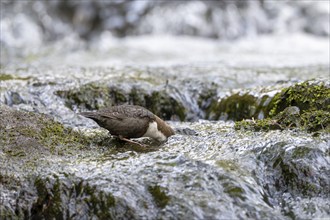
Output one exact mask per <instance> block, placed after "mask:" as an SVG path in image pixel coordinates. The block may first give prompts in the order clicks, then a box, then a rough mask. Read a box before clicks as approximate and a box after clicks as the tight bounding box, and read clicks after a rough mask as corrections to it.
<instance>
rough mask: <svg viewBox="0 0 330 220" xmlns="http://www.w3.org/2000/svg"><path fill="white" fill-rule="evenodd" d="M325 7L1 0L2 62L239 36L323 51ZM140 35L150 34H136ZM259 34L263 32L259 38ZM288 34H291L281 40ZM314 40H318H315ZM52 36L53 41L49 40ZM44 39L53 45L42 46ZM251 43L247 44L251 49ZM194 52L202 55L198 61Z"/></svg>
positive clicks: (224, 1)
mask: <svg viewBox="0 0 330 220" xmlns="http://www.w3.org/2000/svg"><path fill="white" fill-rule="evenodd" d="M329 14H330V3H329V1H328V0H299V1H298V0H287V1H267V0H244V1H242V0H241V1H238V0H237V1H235V0H218V1H172V0H171V1H170V0H168V1H155V0H149V1H148V0H141V1H123V0H116V1H111V0H108V1H92V0H90V1H87V0H84V1H74V0H69V1H32V0H31V1H21V0H16V1H15V0H12V1H5V0H2V1H1V23H0V24H1V37H0V44H1V65H7V64H8V63H10V62H11V61H12V59H13V58H17V57H20V56H21V57H22V56H23V57H26V56H30V58H31V54H39V55H40V51H42V54H43V56H45V55H49V54H52V53H56V52H59V51H60V53H62V54H63V53H65V52H67V51H71V52H72V51H76V50H86V49H88V50H93V51H94V52H100V51H103V52H104V51H108V52H109V51H111V50H112V51H114V50H115V49H116V48H117V46H118V45H119V44H124V46H123V47H121V50H122V51H119V52H118V51H117V53H116V54H115V56H117V55H118V54H121V55H122V56H125V54H127V51H125V50H124V49H123V48H129V49H130V50H131V51H132V50H133V51H134V49H137V47H138V49H139V51H140V52H141V50H143V51H147V52H146V53H151V54H153V53H156V54H159V53H162V52H163V51H165V52H166V54H167V57H173V56H176V55H178V57H184V56H186V58H187V59H188V60H189V58H191V52H192V53H194V52H195V53H194V54H205V53H207V54H210V56H211V57H212V56H216V55H217V54H214V53H213V54H212V49H211V50H206V49H205V48H214V47H215V45H214V43H218V42H226V43H227V44H233V43H235V44H236V43H237V42H242V40H243V39H247V42H249V43H243V44H244V45H241V44H240V43H238V44H237V45H235V46H236V47H239V46H241V48H243V50H256V49H258V48H259V49H260V47H262V48H263V49H265V48H266V50H267V51H271V50H273V49H275V50H278V49H279V48H287V49H288V48H290V50H288V51H289V52H290V51H291V49H293V50H295V49H294V45H295V44H296V43H297V40H298V39H300V41H301V43H300V44H299V43H298V45H297V46H296V48H300V49H299V50H298V51H297V52H298V53H300V52H301V51H306V50H307V53H309V52H313V51H314V52H315V51H318V52H320V50H322V49H320V48H323V50H324V53H325V55H327V50H328V48H324V47H327V46H328V45H329V44H328V43H327V42H328V40H329V34H330V24H329V20H330V17H329ZM141 36H149V37H148V38H143V40H142V38H141ZM150 36H157V37H150ZM164 36H165V37H164ZM260 36H263V37H267V39H266V40H265V38H262V39H263V40H261V41H260V40H259V39H260ZM278 36H282V37H280V38H278ZM283 36H284V37H283ZM288 36H293V37H292V38H291V37H290V39H291V40H290V39H289V40H288ZM270 38H272V39H273V40H269V39H270ZM307 38H308V39H307ZM120 39H125V40H120ZM127 39H129V40H127ZM132 39H135V40H132ZM136 39H138V40H136ZM173 39H174V40H173ZM175 39H181V40H175ZM192 39H194V40H192ZM254 39H258V40H254ZM306 39H307V40H306ZM312 39H313V40H312ZM132 41H133V42H132ZM192 41H193V42H192ZM279 41H286V42H285V43H284V44H281V43H280V42H279ZM319 41H323V42H324V43H323V44H322V45H320V44H318V43H317V42H319ZM58 42H61V43H58ZM123 42H125V43H123ZM187 42H188V43H187ZM189 42H190V43H189ZM205 42H206V43H205ZM210 42H212V43H210ZM55 43H58V44H56V46H54V44H55ZM259 43H260V46H258V44H259ZM186 44H189V45H186ZM47 45H53V47H51V48H49V47H47V48H45V46H47ZM251 45H254V46H252V48H251ZM181 47H182V50H183V51H187V50H190V51H189V53H190V55H189V54H186V53H181V52H180V51H178V50H180V48H181ZM201 48H202V49H201ZM267 48H268V49H269V50H268V49H267ZM117 49H118V48H117ZM221 49H222V50H223V49H224V48H223V47H222V48H221ZM225 49H228V48H225ZM123 50H124V51H123ZM45 51H46V52H45ZM173 51H174V52H173ZM140 52H139V53H138V55H136V56H135V57H134V56H133V57H128V58H127V59H128V60H132V59H139V58H141V56H143V53H142V54H141V53H140ZM282 52H283V51H282ZM284 52H287V51H284ZM178 53H179V54H178ZM108 55H109V56H111V54H108ZM144 55H145V54H144ZM153 55H154V54H153ZM323 55H324V54H323ZM152 57H153V56H151V58H152ZM165 57H166V56H165ZM148 58H150V57H146V59H148ZM160 59H164V56H162V57H160ZM200 59H205V57H204V56H201V57H198V59H197V60H200ZM112 60H113V59H112Z"/></svg>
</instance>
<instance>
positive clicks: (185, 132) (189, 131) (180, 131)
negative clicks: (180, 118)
mask: <svg viewBox="0 0 330 220" xmlns="http://www.w3.org/2000/svg"><path fill="white" fill-rule="evenodd" d="M174 130H175V133H176V134H181V135H191V136H198V133H197V132H196V131H194V130H192V129H190V128H175V129H174Z"/></svg>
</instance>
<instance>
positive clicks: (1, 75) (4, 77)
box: [0, 73, 32, 81]
mask: <svg viewBox="0 0 330 220" xmlns="http://www.w3.org/2000/svg"><path fill="white" fill-rule="evenodd" d="M31 78H32V77H18V76H13V75H10V74H5V73H0V81H6V80H29V79H31Z"/></svg>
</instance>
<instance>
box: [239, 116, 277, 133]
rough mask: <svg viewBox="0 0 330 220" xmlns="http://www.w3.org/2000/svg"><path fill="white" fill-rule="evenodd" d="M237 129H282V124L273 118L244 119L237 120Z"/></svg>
mask: <svg viewBox="0 0 330 220" xmlns="http://www.w3.org/2000/svg"><path fill="white" fill-rule="evenodd" d="M235 129H236V130H240V129H244V130H252V131H269V130H278V129H282V127H281V125H280V124H278V123H277V121H276V120H273V119H269V118H266V119H262V120H243V121H236V122H235Z"/></svg>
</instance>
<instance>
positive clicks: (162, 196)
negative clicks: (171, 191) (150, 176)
mask: <svg viewBox="0 0 330 220" xmlns="http://www.w3.org/2000/svg"><path fill="white" fill-rule="evenodd" d="M148 191H149V193H150V194H151V195H152V197H153V199H154V201H155V203H156V205H157V206H158V207H159V208H165V207H166V206H167V204H168V203H169V201H170V197H169V196H168V195H166V193H165V192H164V191H163V190H162V189H161V188H160V186H157V185H156V186H149V187H148Z"/></svg>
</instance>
